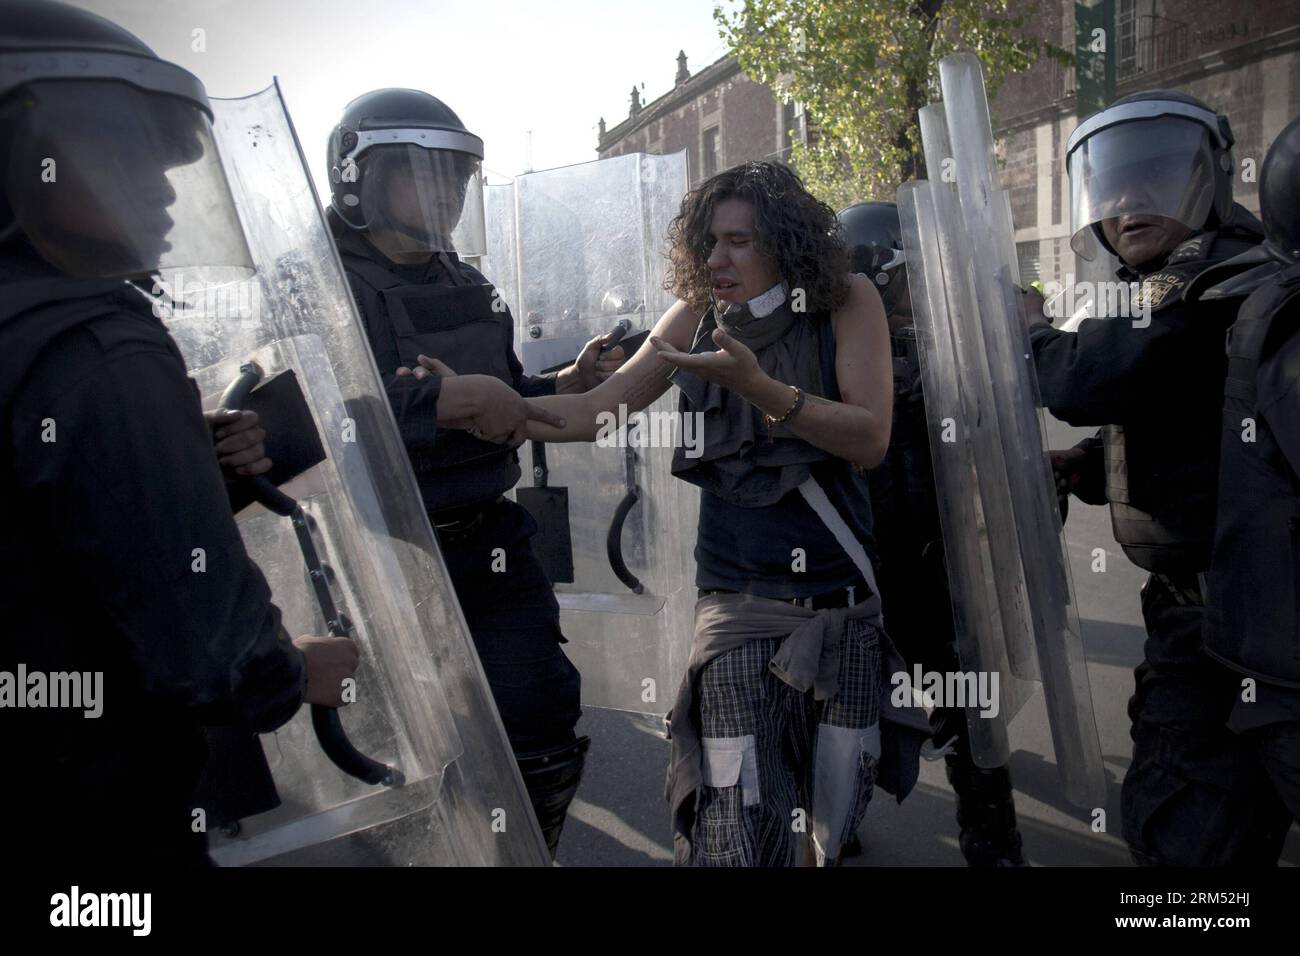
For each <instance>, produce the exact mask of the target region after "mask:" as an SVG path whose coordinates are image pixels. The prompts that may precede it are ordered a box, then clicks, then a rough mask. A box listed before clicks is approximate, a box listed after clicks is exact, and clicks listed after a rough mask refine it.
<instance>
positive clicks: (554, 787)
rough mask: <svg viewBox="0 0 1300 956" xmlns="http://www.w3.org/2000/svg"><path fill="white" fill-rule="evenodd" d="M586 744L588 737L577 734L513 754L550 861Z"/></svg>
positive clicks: (558, 839)
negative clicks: (554, 744)
mask: <svg viewBox="0 0 1300 956" xmlns="http://www.w3.org/2000/svg"><path fill="white" fill-rule="evenodd" d="M590 746H591V738H590V737H579V738H578V739H577V740H575V741H573V742H571V743H567V744H561V745H560V746H558V747H552V748H550V749H549V750H535V751H532V752H531V753H517V754H515V761H516V762H517V763H518V764H519V772H520V773H521V774H522V775H523V778H524V786H525V787H526V788H527V789H528V798H529V799H530V800H531V801H532V804H533V812H534V813H536V814H537V823H538V826H540V827H541V829H542V836H543V837H545V839H546V846H547V847H548V848H549V849H550V851H551V859H552V860H553V859H555V851H556V849H557V848H558V847H559V845H560V831H561V830H563V829H564V817H565V814H566V813H568V810H569V804H570V803H572V802H573V797H574V795H575V794H576V793H577V792H578V781H579V780H581V779H582V767H583V764H584V763H585V762H586V759H587V748H588V747H590Z"/></svg>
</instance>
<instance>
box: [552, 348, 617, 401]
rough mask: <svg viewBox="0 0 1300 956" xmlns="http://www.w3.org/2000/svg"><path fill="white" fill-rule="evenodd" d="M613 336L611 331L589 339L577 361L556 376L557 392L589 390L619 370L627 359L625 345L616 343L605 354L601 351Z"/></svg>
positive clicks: (558, 393)
mask: <svg viewBox="0 0 1300 956" xmlns="http://www.w3.org/2000/svg"><path fill="white" fill-rule="evenodd" d="M613 337H614V333H613V332H609V333H607V334H605V335H598V336H596V337H595V338H594V339H591V340H590V341H588V342H587V344H586V345H584V346H583V347H582V351H581V352H579V353H578V359H577V361H576V362H574V363H573V364H572V365H570V366H569V367H568V368H566V369H563V370H562V371H561V372H560V373H559V374H558V375H556V376H555V393H556V394H557V395H564V394H567V393H570V392H589V391H591V390H592V389H593V388H595V387H596V386H597V385H599V384H600V383H601V382H603V381H605V379H607V378H609V377H610V376H611V375H613V374H614V373H615V372H617V371H618V370H619V368H620V367H621V366H622V365H623V363H624V362H625V361H626V360H627V356H626V355H625V354H624V352H623V346H621V345H616V346H614V347H613V348H612V349H610V350H609V351H608V352H606V353H605V354H604V355H602V354H601V352H600V350H601V349H602V348H604V347H605V346H606V345H608V344H609V341H610V340H611V339H612V338H613Z"/></svg>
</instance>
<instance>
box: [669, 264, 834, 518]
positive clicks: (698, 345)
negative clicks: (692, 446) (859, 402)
mask: <svg viewBox="0 0 1300 956" xmlns="http://www.w3.org/2000/svg"><path fill="white" fill-rule="evenodd" d="M783 292H784V288H783V286H775V287H774V288H773V289H771V290H769V291H768V292H766V293H764V294H763V295H761V296H757V297H755V298H754V299H751V300H750V301H749V302H748V303H746V304H745V305H743V306H733V307H731V308H730V309H728V310H727V312H726V313H725V314H721V315H719V313H718V311H717V309H716V308H710V309H709V311H708V312H706V313H705V314H704V318H703V319H701V320H700V325H699V328H698V329H697V330H696V332H695V341H694V343H693V344H692V346H691V353H692V354H696V355H698V354H702V353H704V352H715V351H717V346H716V345H714V344H713V330H714V329H715V328H719V327H721V328H722V330H723V331H724V332H726V333H727V334H728V335H730V336H731V337H732V338H734V339H736V340H737V341H739V342H741V343H742V344H744V345H745V346H746V347H747V348H749V349H750V350H751V351H752V352H753V353H754V354H755V356H756V357H757V358H758V365H759V367H760V368H761V369H762V370H763V371H764V372H766V373H767V374H768V375H770V376H771V377H772V378H774V379H776V380H777V381H778V382H782V383H784V384H786V385H797V386H799V388H801V389H803V391H805V392H807V393H809V394H812V395H825V394H826V391H825V389H826V383H825V382H824V381H823V377H822V367H821V341H820V334H821V330H820V326H821V325H822V324H823V323H824V322H826V321H829V320H828V319H827V318H826V317H824V316H813V315H809V314H799V313H796V312H795V311H794V310H793V309H791V308H790V303H789V302H788V301H787V300H786V299H785V297H784V295H783ZM773 302H779V304H777V305H775V307H772V305H773ZM672 380H673V382H674V384H676V385H677V386H678V387H679V388H680V389H681V399H680V401H679V404H678V409H679V411H680V412H681V414H682V415H688V414H693V413H703V415H704V418H703V433H702V434H703V439H704V443H703V451H702V454H701V455H700V457H698V458H688V457H687V456H686V450H685V448H682V447H679V448H678V449H677V450H676V452H675V453H674V454H673V464H672V471H673V474H674V475H676V476H677V477H678V478H681V479H683V480H684V481H689V482H691V483H692V484H695V485H699V486H700V487H701V488H703V489H704V490H705V491H708V492H711V493H713V494H715V495H717V496H718V497H719V498H722V499H723V500H725V501H727V502H730V503H731V504H734V505H738V506H740V507H744V508H760V507H764V506H766V505H773V504H776V503H777V502H778V501H780V500H781V499H782V498H783V497H785V496H786V495H787V494H789V493H790V492H791V491H793V490H794V489H795V488H797V487H799V485H800V484H802V483H803V481H804V480H805V479H806V478H807V477H808V475H809V474H810V472H811V469H812V465H813V464H814V463H816V462H819V461H824V460H826V459H829V458H830V457H831V456H830V455H829V454H828V453H827V452H824V451H822V450H821V449H819V448H815V447H814V446H812V445H810V444H808V443H807V442H806V441H804V440H803V439H802V438H799V437H798V436H797V435H795V434H794V432H792V431H791V430H790V429H789V428H787V427H785V426H784V425H774V426H772V427H771V428H770V429H769V428H768V425H767V422H766V421H765V419H764V415H763V412H762V411H760V410H759V409H758V408H756V407H755V406H753V405H751V404H750V403H749V402H747V401H745V400H744V399H743V398H741V397H740V396H739V395H735V394H733V393H731V392H730V391H728V390H727V389H725V388H723V387H722V386H720V385H715V384H714V383H712V382H707V381H705V380H704V379H702V378H700V377H699V376H698V375H695V374H694V373H693V372H689V371H687V370H686V369H678V370H677V371H675V372H674V373H673V376H672ZM791 400H792V401H793V393H792V398H791Z"/></svg>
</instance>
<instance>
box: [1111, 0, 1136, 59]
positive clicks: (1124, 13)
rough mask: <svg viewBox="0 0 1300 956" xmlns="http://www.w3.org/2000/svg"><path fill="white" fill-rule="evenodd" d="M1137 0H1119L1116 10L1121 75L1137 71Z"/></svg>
mask: <svg viewBox="0 0 1300 956" xmlns="http://www.w3.org/2000/svg"><path fill="white" fill-rule="evenodd" d="M1137 27H1138V21H1137V0H1119V8H1118V9H1117V10H1116V11H1115V29H1116V32H1117V33H1118V34H1119V69H1118V70H1117V71H1116V72H1117V73H1118V74H1119V76H1121V77H1123V76H1132V75H1133V74H1134V73H1135V72H1136V71H1137Z"/></svg>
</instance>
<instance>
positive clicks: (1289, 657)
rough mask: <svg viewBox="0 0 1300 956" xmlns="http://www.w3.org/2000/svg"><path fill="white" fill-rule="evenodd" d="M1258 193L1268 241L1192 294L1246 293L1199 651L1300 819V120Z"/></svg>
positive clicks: (1211, 273)
mask: <svg viewBox="0 0 1300 956" xmlns="http://www.w3.org/2000/svg"><path fill="white" fill-rule="evenodd" d="M1259 199H1260V209H1261V215H1262V217H1263V220H1264V235H1265V236H1266V238H1265V241H1264V242H1263V244H1262V245H1260V246H1258V247H1256V248H1255V249H1253V250H1251V251H1250V252H1247V253H1244V254H1243V255H1240V256H1238V257H1236V258H1235V259H1230V260H1228V261H1227V262H1225V263H1223V264H1222V265H1221V266H1219V267H1216V268H1214V269H1210V270H1207V271H1206V272H1205V273H1203V274H1202V275H1200V276H1198V277H1197V279H1196V281H1195V283H1194V287H1193V288H1191V289H1189V291H1188V299H1189V301H1192V302H1194V303H1196V304H1197V305H1198V306H1199V307H1205V308H1210V309H1213V308H1215V307H1216V306H1219V305H1220V304H1221V303H1223V302H1224V301H1234V300H1244V301H1242V304H1241V306H1240V308H1239V310H1238V312H1237V321H1236V323H1235V324H1234V325H1233V326H1232V330H1231V333H1230V339H1229V356H1228V379H1227V384H1226V387H1225V389H1224V403H1223V409H1224V410H1223V443H1222V446H1221V447H1222V454H1221V458H1220V462H1219V511H1218V524H1217V527H1216V529H1215V538H1214V560H1213V562H1212V564H1211V565H1210V573H1209V575H1208V583H1209V594H1208V595H1207V600H1206V611H1205V647H1206V651H1207V652H1208V653H1209V654H1210V655H1211V656H1212V657H1213V658H1214V659H1215V660H1218V661H1220V662H1222V663H1223V664H1225V665H1227V666H1228V667H1230V668H1232V670H1233V671H1235V672H1236V673H1237V678H1238V685H1237V686H1236V687H1235V688H1234V694H1233V696H1234V703H1233V707H1232V712H1231V714H1230V717H1229V722H1228V725H1229V727H1230V728H1231V729H1232V730H1233V731H1234V732H1235V733H1237V734H1239V735H1240V736H1241V738H1242V740H1243V741H1244V742H1245V743H1246V744H1247V745H1248V746H1249V747H1250V748H1251V750H1252V751H1253V752H1254V753H1256V754H1258V756H1259V758H1260V760H1261V762H1262V763H1263V765H1264V769H1265V772H1266V773H1267V774H1268V778H1269V781H1270V783H1271V784H1272V787H1273V790H1274V792H1275V793H1276V794H1277V795H1278V796H1279V797H1280V798H1281V799H1282V801H1283V802H1284V803H1285V804H1286V806H1287V809H1288V810H1289V811H1290V813H1291V816H1292V818H1294V819H1295V820H1297V821H1300V657H1298V656H1297V654H1296V647H1297V646H1300V321H1298V320H1300V119H1295V120H1292V121H1291V123H1290V125H1288V126H1287V127H1286V128H1285V129H1284V130H1283V131H1282V132H1281V133H1280V134H1279V135H1278V137H1277V139H1276V140H1274V142H1273V145H1272V147H1271V148H1270V149H1269V151H1268V156H1267V157H1266V158H1265V160H1264V164H1263V166H1262V167H1261V174H1260V185H1259ZM1202 290H1204V291H1202Z"/></svg>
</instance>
